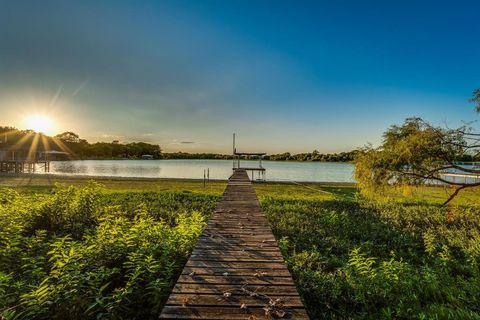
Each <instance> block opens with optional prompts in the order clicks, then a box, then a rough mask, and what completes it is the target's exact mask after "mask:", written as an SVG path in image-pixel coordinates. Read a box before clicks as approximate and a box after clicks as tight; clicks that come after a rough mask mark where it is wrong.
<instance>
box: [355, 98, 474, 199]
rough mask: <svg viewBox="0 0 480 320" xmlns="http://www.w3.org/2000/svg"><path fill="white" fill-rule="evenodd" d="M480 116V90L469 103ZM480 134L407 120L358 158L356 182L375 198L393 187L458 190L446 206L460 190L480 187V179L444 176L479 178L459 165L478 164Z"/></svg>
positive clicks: (465, 167)
mask: <svg viewBox="0 0 480 320" xmlns="http://www.w3.org/2000/svg"><path fill="white" fill-rule="evenodd" d="M470 101H472V102H474V103H475V104H476V106H475V109H476V111H477V112H480V89H477V90H475V91H474V92H473V98H472V99H471V100H470ZM479 156H480V133H475V132H473V129H472V127H470V126H468V125H465V126H462V127H460V128H456V129H450V128H443V127H438V126H434V125H432V124H430V123H428V122H426V121H424V120H422V119H420V118H409V119H406V121H405V123H404V124H403V125H401V126H392V127H390V128H389V129H388V130H387V131H386V132H385V133H384V134H383V140H382V144H381V145H380V146H379V147H378V148H373V147H372V146H366V147H364V148H363V149H361V150H359V152H358V153H357V155H356V157H355V165H356V167H355V178H356V180H357V182H358V184H359V188H360V191H361V193H362V194H364V195H366V196H374V195H375V194H377V193H381V192H382V191H383V190H384V189H385V188H386V187H387V186H390V185H401V184H408V185H418V184H427V183H432V182H437V183H441V184H445V185H450V186H453V187H454V188H455V190H454V191H453V192H452V194H451V195H450V196H449V197H448V199H446V201H445V203H444V204H447V203H449V202H450V201H451V200H453V199H454V198H455V197H456V196H457V195H458V194H459V192H460V191H461V190H463V189H466V188H471V187H476V186H480V182H479V181H478V179H472V181H470V182H468V181H465V182H458V181H454V180H451V179H448V178H447V176H446V175H445V174H448V173H453V172H455V173H458V174H465V175H480V169H477V168H475V167H471V166H463V165H459V164H458V161H465V160H467V161H471V160H478V159H479Z"/></svg>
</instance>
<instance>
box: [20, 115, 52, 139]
mask: <svg viewBox="0 0 480 320" xmlns="http://www.w3.org/2000/svg"><path fill="white" fill-rule="evenodd" d="M25 126H26V128H27V129H31V130H33V131H36V132H42V133H45V134H52V133H54V132H53V131H54V130H55V122H54V121H53V119H52V118H51V117H49V116H47V115H43V114H35V115H30V116H28V117H27V118H25Z"/></svg>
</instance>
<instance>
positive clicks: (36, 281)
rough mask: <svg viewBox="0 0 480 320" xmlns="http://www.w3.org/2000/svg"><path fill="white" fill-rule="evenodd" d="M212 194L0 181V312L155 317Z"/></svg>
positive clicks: (208, 208)
mask: <svg viewBox="0 0 480 320" xmlns="http://www.w3.org/2000/svg"><path fill="white" fill-rule="evenodd" d="M216 200H217V197H216V196H209V195H201V196H199V195H196V194H194V193H190V192H164V193H157V192H138V193H134V192H123V193H108V192H105V190H103V189H102V188H101V187H99V186H98V185H96V184H89V185H88V186H86V187H83V188H76V187H72V186H71V187H57V188H54V189H53V190H52V191H51V192H46V193H45V192H37V193H22V194H19V193H17V192H16V191H14V190H13V189H2V190H1V193H0V244H1V245H0V310H1V311H0V312H1V315H2V318H5V319H32V318H35V319H149V318H151V319H153V318H156V316H158V313H159V311H160V309H161V307H162V306H163V304H164V302H165V299H166V298H167V297H168V294H169V291H170V289H171V287H172V286H173V284H174V282H175V279H176V276H177V275H178V272H179V270H180V269H181V267H182V265H183V264H184V263H185V261H186V259H187V257H188V255H189V253H190V251H191V249H192V248H193V246H194V244H195V242H196V239H197V238H198V236H199V235H200V233H201V231H202V229H203V227H204V224H205V219H206V218H207V217H208V215H209V213H210V212H212V210H213V208H214V206H215V203H216Z"/></svg>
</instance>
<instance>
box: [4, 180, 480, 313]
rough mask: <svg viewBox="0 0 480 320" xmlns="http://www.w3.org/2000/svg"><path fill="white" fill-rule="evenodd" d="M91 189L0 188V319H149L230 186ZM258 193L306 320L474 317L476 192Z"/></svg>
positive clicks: (479, 212)
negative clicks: (374, 198) (368, 196)
mask: <svg viewBox="0 0 480 320" xmlns="http://www.w3.org/2000/svg"><path fill="white" fill-rule="evenodd" d="M96 180H97V181H98V182H100V183H101V185H103V186H100V185H98V184H95V183H91V182H89V179H87V178H66V177H55V178H53V177H40V176H17V177H14V176H0V190H1V193H0V310H1V311H0V312H1V314H2V316H3V317H4V318H6V319H32V318H36V319H112V318H114V319H149V318H151V319H153V318H157V316H158V313H159V311H160V309H161V307H162V306H163V303H164V302H165V299H166V298H167V297H168V294H169V291H170V289H171V287H172V285H173V283H174V282H175V279H176V276H177V274H178V272H179V270H180V269H181V268H182V266H183V264H184V262H185V261H186V259H187V257H188V255H189V252H190V251H191V249H192V248H193V246H194V245H195V242H196V239H197V237H198V236H199V234H200V233H201V230H202V228H203V227H204V225H205V221H206V220H207V219H208V217H209V214H210V213H211V212H212V210H213V208H214V207H215V205H216V202H217V201H218V199H219V196H220V195H221V193H222V192H223V189H224V187H225V184H226V182H224V181H212V182H210V183H209V184H207V185H206V186H205V187H204V186H203V182H202V181H195V180H178V179H177V180H175V179H157V180H155V179H108V178H101V179H96ZM55 185H57V186H55ZM255 189H256V191H257V194H258V196H259V199H260V201H261V203H262V206H263V208H264V210H265V213H266V214H267V216H268V218H269V220H270V222H271V225H272V228H273V231H274V233H275V235H276V237H277V239H279V243H280V247H281V250H282V252H283V254H284V257H285V259H286V261H287V263H288V266H289V268H290V270H291V272H292V275H293V276H294V278H295V281H296V283H297V285H298V288H299V291H300V293H301V295H302V297H303V299H304V301H305V304H306V307H307V310H308V312H309V313H310V315H311V316H312V319H317V318H327V319H345V318H358V319H367V318H368V319H411V318H418V319H431V318H438V319H448V318H450V319H459V318H463V319H469V318H470V319H477V318H479V317H480V309H479V308H478V305H480V272H479V265H478V262H479V261H480V222H479V221H480V219H479V217H480V209H479V208H478V207H477V206H476V203H479V199H480V197H479V195H478V189H477V190H470V191H468V192H465V193H463V194H462V195H461V197H459V198H458V199H457V200H456V202H455V204H454V205H452V206H450V207H447V208H446V207H442V206H440V205H439V203H441V202H442V201H443V200H444V199H445V192H446V190H444V189H442V188H425V187H423V188H413V189H412V188H409V189H392V190H391V192H390V195H389V198H388V201H384V202H382V203H373V202H369V201H366V200H363V199H360V198H358V196H357V195H356V190H355V187H354V186H352V185H344V184H304V185H295V184H285V183H262V184H255Z"/></svg>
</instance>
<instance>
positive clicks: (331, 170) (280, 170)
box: [50, 160, 354, 182]
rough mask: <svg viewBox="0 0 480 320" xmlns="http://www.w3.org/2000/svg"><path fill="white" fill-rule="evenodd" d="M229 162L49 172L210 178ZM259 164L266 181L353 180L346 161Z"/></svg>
mask: <svg viewBox="0 0 480 320" xmlns="http://www.w3.org/2000/svg"><path fill="white" fill-rule="evenodd" d="M232 164H233V161H232V160H78V161H52V162H51V163H50V172H51V173H53V174H62V175H86V176H115V177H143V178H189V179H203V170H204V169H207V168H208V169H210V179H227V178H228V177H229V176H230V175H231V174H232ZM262 165H263V167H264V168H266V169H267V171H266V179H267V180H268V181H302V182H303V181H305V182H307V181H308V182H354V180H353V165H352V164H349V163H329V162H283V161H263V162H262ZM241 166H242V167H258V161H245V160H243V161H242V162H241ZM249 175H251V173H250V172H249ZM255 178H257V177H256V176H255Z"/></svg>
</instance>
